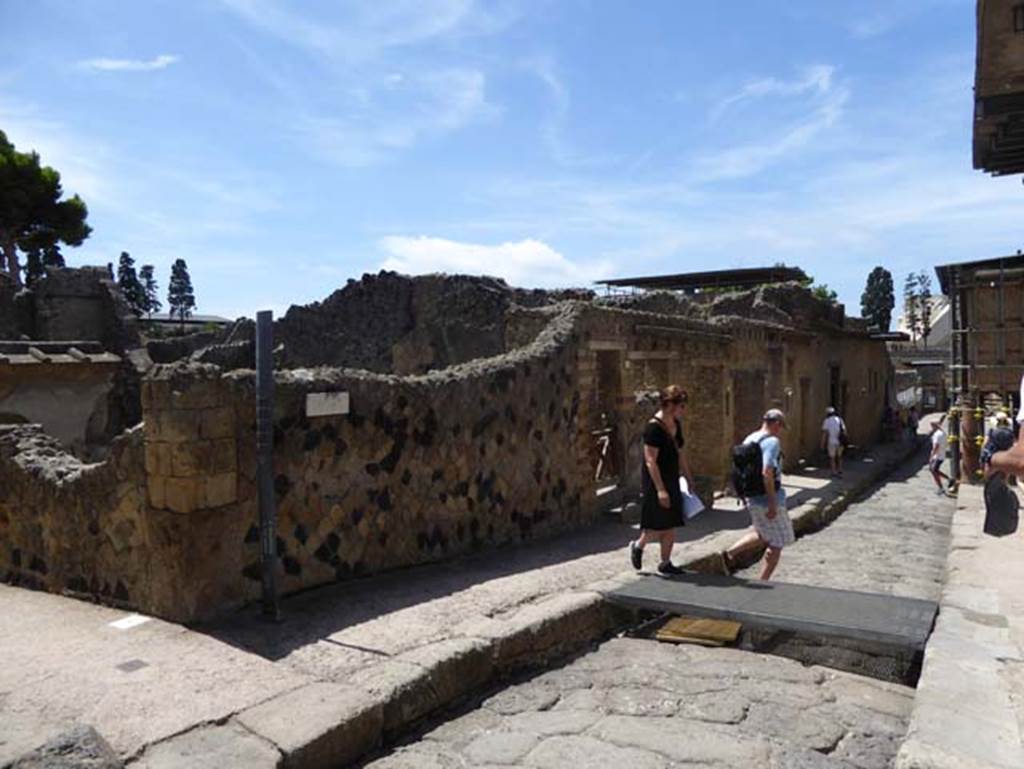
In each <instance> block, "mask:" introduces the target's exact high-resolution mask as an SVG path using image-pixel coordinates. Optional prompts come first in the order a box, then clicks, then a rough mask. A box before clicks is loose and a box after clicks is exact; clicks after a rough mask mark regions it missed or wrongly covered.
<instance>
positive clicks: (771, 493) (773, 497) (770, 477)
mask: <svg viewBox="0 0 1024 769" xmlns="http://www.w3.org/2000/svg"><path fill="white" fill-rule="evenodd" d="M764 490H765V492H766V493H767V495H768V520H769V521H770V520H772V519H773V518H774V517H775V516H776V515H778V514H779V496H778V494H776V493H775V468H774V467H766V468H765V469H764Z"/></svg>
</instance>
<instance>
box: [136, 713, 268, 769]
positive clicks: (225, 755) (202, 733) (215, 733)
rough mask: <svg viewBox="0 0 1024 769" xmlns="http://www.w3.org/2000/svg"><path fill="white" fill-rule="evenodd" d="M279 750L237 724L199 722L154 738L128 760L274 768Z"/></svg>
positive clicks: (171, 766)
mask: <svg viewBox="0 0 1024 769" xmlns="http://www.w3.org/2000/svg"><path fill="white" fill-rule="evenodd" d="M280 760H281V754H280V753H279V752H278V750H277V748H275V747H274V746H273V745H271V744H270V743H269V742H267V741H266V740H265V739H263V738H262V737H258V736H257V735H255V734H253V733H252V732H250V731H248V730H247V729H244V728H242V727H241V726H240V725H238V724H233V723H227V724H222V725H210V726H201V727H199V728H197V729H192V730H190V731H187V732H185V733H184V734H179V735H177V736H175V737H172V738H170V739H169V740H165V741H164V742H158V743H157V744H156V745H151V746H150V747H148V748H147V749H146V752H145V754H143V756H142V758H141V759H140V760H139V761H138V762H137V763H134V764H132V766H133V767H137V768H138V769H178V767H182V766H187V767H189V769H225V768H226V767H231V766H244V767H246V768H247V769H249V768H251V769H276V767H277V766H279V763H280Z"/></svg>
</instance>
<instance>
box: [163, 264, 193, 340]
mask: <svg viewBox="0 0 1024 769" xmlns="http://www.w3.org/2000/svg"><path fill="white" fill-rule="evenodd" d="M195 306H196V297H195V294H194V293H193V291H192V278H190V277H189V274H188V265H187V264H185V260H184V259H176V260H175V261H174V264H173V265H171V281H170V283H169V284H168V286H167V309H168V310H169V311H170V314H171V317H172V318H178V319H179V320H180V321H181V329H182V331H184V330H185V318H188V317H191V315H192V310H194V309H195Z"/></svg>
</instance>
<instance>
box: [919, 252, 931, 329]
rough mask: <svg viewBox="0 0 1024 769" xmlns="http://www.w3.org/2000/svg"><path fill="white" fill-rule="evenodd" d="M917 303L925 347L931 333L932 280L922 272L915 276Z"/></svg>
mask: <svg viewBox="0 0 1024 769" xmlns="http://www.w3.org/2000/svg"><path fill="white" fill-rule="evenodd" d="M917 301H918V306H919V311H918V314H919V315H920V316H921V339H923V340H924V346H925V347H927V346H928V335H929V334H930V333H932V329H931V325H932V279H931V276H930V275H929V274H928V273H927V272H925V271H924V270H922V271H921V272H919V273H918V274H917Z"/></svg>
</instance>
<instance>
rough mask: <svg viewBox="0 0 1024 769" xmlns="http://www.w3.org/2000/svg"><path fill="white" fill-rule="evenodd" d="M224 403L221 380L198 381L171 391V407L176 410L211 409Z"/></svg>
mask: <svg viewBox="0 0 1024 769" xmlns="http://www.w3.org/2000/svg"><path fill="white" fill-rule="evenodd" d="M223 401H224V392H223V388H222V386H221V383H220V381H219V380H213V379H208V380H201V379H197V380H194V381H191V382H187V383H184V386H181V387H179V388H178V389H175V390H171V397H170V402H171V407H172V408H174V409H209V408H214V407H215V406H219V405H220V404H221V403H222V402H223Z"/></svg>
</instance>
